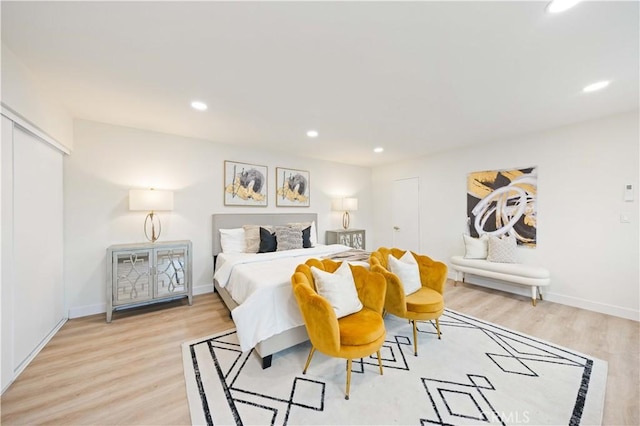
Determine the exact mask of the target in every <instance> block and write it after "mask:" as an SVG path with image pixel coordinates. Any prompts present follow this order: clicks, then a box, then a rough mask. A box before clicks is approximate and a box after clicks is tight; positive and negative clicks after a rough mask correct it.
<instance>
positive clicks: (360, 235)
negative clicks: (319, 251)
mask: <svg viewBox="0 0 640 426" xmlns="http://www.w3.org/2000/svg"><path fill="white" fill-rule="evenodd" d="M326 238H327V244H344V245H345V246H349V247H352V248H354V249H360V250H364V248H365V233H364V229H336V230H334V231H327V235H326Z"/></svg>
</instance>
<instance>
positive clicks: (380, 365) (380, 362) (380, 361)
mask: <svg viewBox="0 0 640 426" xmlns="http://www.w3.org/2000/svg"><path fill="white" fill-rule="evenodd" d="M376 354H378V366H379V367H380V375H381V376H382V357H381V356H380V350H378V352H376Z"/></svg>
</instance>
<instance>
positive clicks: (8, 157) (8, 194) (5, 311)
mask: <svg viewBox="0 0 640 426" xmlns="http://www.w3.org/2000/svg"><path fill="white" fill-rule="evenodd" d="M0 152H2V155H1V157H2V162H1V163H0V164H2V169H1V170H2V175H1V176H2V228H1V230H2V249H1V250H2V251H1V255H2V256H1V257H2V284H1V285H0V302H2V305H1V306H2V334H0V336H1V339H0V348H2V354H0V361H1V362H2V369H1V370H0V377H1V378H2V388H1V389H3V390H4V389H5V388H6V387H7V386H8V385H9V383H11V381H12V380H13V285H12V282H13V257H12V253H13V205H12V200H13V196H12V194H13V121H11V120H9V119H8V118H6V117H5V116H4V115H3V116H2V150H1V151H0Z"/></svg>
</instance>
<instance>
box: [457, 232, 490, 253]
mask: <svg viewBox="0 0 640 426" xmlns="http://www.w3.org/2000/svg"><path fill="white" fill-rule="evenodd" d="M462 237H463V238H464V257H465V258H467V259H486V258H487V253H488V251H487V250H488V243H489V236H488V235H487V234H482V235H481V236H480V238H473V237H472V236H470V235H466V234H463V235H462Z"/></svg>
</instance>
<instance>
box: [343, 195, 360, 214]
mask: <svg viewBox="0 0 640 426" xmlns="http://www.w3.org/2000/svg"><path fill="white" fill-rule="evenodd" d="M342 207H343V209H344V210H346V211H349V212H354V211H356V210H358V199H357V198H344V199H343V200H342Z"/></svg>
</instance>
